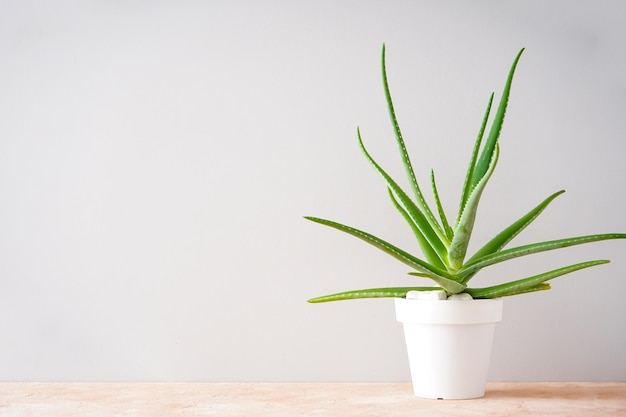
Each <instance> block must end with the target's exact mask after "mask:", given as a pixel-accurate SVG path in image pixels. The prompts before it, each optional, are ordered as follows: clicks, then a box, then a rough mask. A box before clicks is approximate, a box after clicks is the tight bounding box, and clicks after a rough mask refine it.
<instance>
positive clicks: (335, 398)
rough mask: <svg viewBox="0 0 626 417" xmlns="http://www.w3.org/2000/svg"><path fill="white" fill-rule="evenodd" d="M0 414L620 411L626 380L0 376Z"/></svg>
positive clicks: (388, 416) (278, 416)
mask: <svg viewBox="0 0 626 417" xmlns="http://www.w3.org/2000/svg"><path fill="white" fill-rule="evenodd" d="M0 416H2V417H57V416H58V417H75V416H81V417H83V416H88V417H131V416H132V417H135V416H142V417H143V416H146V417H161V416H163V417H192V416H193V417H196V416H224V417H231V416H233V417H234V416H237V417H262V416H272V417H283V416H285V417H304V416H337V417H344V416H355V417H356V416H358V417H370V416H376V417H394V416H412V417H415V416H418V417H419V416H429V417H433V416H463V417H472V416H516V417H519V416H559V417H563V416H576V417H585V416H598V417H600V416H601V417H608V416H626V382H612V383H608V382H607V383H589V382H587V383H574V382H563V383H561V382H559V383H557V382H548V383H505V382H492V383H489V385H488V387H487V393H486V395H485V397H484V398H481V399H475V400H461V401H453V400H444V401H441V400H439V401H438V400H424V399H419V398H416V397H414V396H413V392H412V389H411V385H410V384H406V383H358V384H354V383H150V382H146V383H129V382H124V383H109V382H102V383H92V382H89V383H65V382H53V383H39V382H0Z"/></svg>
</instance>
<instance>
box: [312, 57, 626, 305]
mask: <svg viewBox="0 0 626 417" xmlns="http://www.w3.org/2000/svg"><path fill="white" fill-rule="evenodd" d="M523 52H524V49H522V50H520V52H519V53H518V54H517V56H516V57H515V60H514V61H513V64H512V66H511V69H510V70H509V73H508V77H507V79H506V83H505V86H504V90H503V92H502V95H501V98H500V102H499V104H498V108H497V109H496V111H495V116H494V117H493V120H492V122H491V127H490V129H489V132H488V133H487V135H486V139H485V140H484V144H483V138H484V136H485V133H486V128H487V124H488V121H489V120H490V118H489V115H490V113H491V108H492V103H493V97H494V95H493V93H492V94H491V96H490V98H489V102H488V104H487V109H486V111H485V114H484V117H483V120H482V123H481V125H480V129H479V132H478V136H477V138H476V141H475V144H474V148H473V151H472V155H471V158H470V162H469V166H468V169H467V174H466V176H465V181H464V185H463V189H462V192H461V198H460V203H459V209H458V215H457V216H456V219H455V221H454V223H450V222H449V221H448V218H447V217H446V214H445V211H444V209H443V207H442V204H441V200H440V198H439V193H438V191H437V185H436V182H435V175H434V173H433V171H431V177H430V178H431V189H432V193H433V200H434V206H433V207H435V209H436V210H433V209H431V207H430V206H429V204H428V203H427V202H426V198H425V196H424V194H423V193H422V190H421V188H420V186H419V184H418V182H417V179H416V176H415V173H414V171H413V165H412V164H411V160H410V158H409V154H408V152H407V148H406V145H405V143H404V139H403V137H402V133H401V131H400V126H399V124H398V120H397V118H396V114H395V111H394V106H393V102H392V100H391V93H390V91H389V84H388V81H387V71H386V64H385V46H384V45H383V49H382V78H383V88H384V92H385V98H386V101H387V107H388V110H389V116H390V119H391V123H392V125H393V128H394V132H395V139H396V142H397V145H398V147H399V150H400V154H401V157H402V162H403V165H404V169H405V171H406V175H407V178H408V181H409V184H410V186H411V192H412V194H413V196H410V195H409V193H407V192H405V191H404V190H403V189H402V188H401V187H400V186H399V185H398V183H397V182H396V181H395V180H394V179H393V178H391V176H389V174H387V172H386V171H385V170H384V169H383V168H382V167H381V166H380V165H379V164H378V163H377V162H376V161H375V160H374V158H373V157H372V156H371V155H370V153H369V152H368V151H367V149H366V148H365V146H364V144H363V139H362V137H361V132H360V130H359V129H357V138H358V143H359V146H360V148H361V151H362V152H363V154H364V155H365V158H366V159H367V160H368V161H369V162H370V164H371V165H372V166H373V167H374V169H375V170H376V171H377V172H378V173H379V174H380V175H381V176H382V178H383V179H384V181H385V183H386V185H387V190H388V194H389V198H390V199H391V202H392V204H393V205H394V207H395V208H396V209H397V210H398V212H399V213H400V215H402V217H403V218H404V219H405V220H406V222H407V223H408V225H409V227H410V228H411V230H412V232H413V234H414V235H415V239H416V240H417V243H418V245H419V247H420V249H421V251H422V255H423V256H422V258H419V257H417V256H415V255H412V254H410V253H409V252H407V251H404V250H402V249H400V248H398V247H396V246H394V245H393V244H391V243H389V242H387V241H385V240H383V239H380V238H378V237H376V236H374V235H372V234H370V233H367V232H364V231H362V230H359V229H355V228H353V227H350V226H346V225H344V224H341V223H337V222H334V221H331V220H325V219H321V218H317V217H310V216H306V217H305V218H306V219H308V220H311V221H313V222H316V223H320V224H322V225H326V226H329V227H332V228H335V229H337V230H340V231H342V232H345V233H347V234H349V235H352V236H354V237H357V238H359V239H361V240H364V241H365V242H367V243H369V244H371V245H373V246H375V247H376V248H378V249H380V250H382V251H384V252H386V253H387V254H389V255H391V256H392V257H394V258H396V259H397V260H399V261H400V262H403V263H404V264H406V265H408V266H410V267H411V268H413V271H412V272H409V274H410V275H414V276H417V277H422V278H429V279H431V280H432V281H434V283H435V284H436V286H425V287H423V286H422V287H393V288H370V289H362V290H354V291H346V292H341V293H337V294H331V295H326V296H322V297H317V298H313V299H311V300H309V302H312V303H318V302H326V301H336V300H347V299H355V298H378V297H404V296H406V293H407V292H408V291H428V290H442V289H443V290H444V291H445V292H446V293H447V294H448V295H451V294H458V293H463V292H465V293H468V294H470V295H471V296H472V297H473V298H496V297H504V296H511V295H517V294H524V293H529V292H533V291H540V290H547V289H550V284H549V283H548V281H549V280H551V279H553V278H556V277H559V276H562V275H565V274H569V273H571V272H574V271H578V270H581V269H584V268H589V267H592V266H597V265H601V264H605V263H608V262H609V261H608V260H592V261H587V262H581V263H576V264H574V265H569V266H566V267H563V268H558V269H555V270H552V271H548V272H545V273H542V274H539V275H535V276H531V277H527V278H523V279H519V280H515V281H510V282H507V283H504V284H500V285H496V286H491V287H486V288H470V287H468V283H469V281H470V280H471V279H472V278H473V277H474V276H475V275H476V274H477V273H478V272H479V271H480V270H481V269H482V268H485V267H488V266H491V265H494V264H497V263H500V262H504V261H507V260H510V259H514V258H518V257H520V256H526V255H531V254H535V253H539V252H545V251H550V250H554V249H560V248H565V247H569V246H574V245H580V244H585V243H591V242H596V241H601V240H608V239H624V238H626V234H623V233H606V234H595V235H587V236H578V237H570V238H565V239H558V240H551V241H545V242H539V243H534V244H530V245H524V246H518V247H513V248H509V249H505V247H506V245H507V244H508V243H509V242H510V241H511V240H512V239H513V238H514V237H515V236H517V235H518V234H519V233H520V232H521V231H522V230H523V229H524V228H526V227H527V226H528V225H529V224H530V223H531V222H532V221H533V220H535V219H536V218H537V216H539V214H541V212H542V211H543V210H544V209H545V208H546V207H547V206H548V205H549V204H550V203H551V202H552V201H553V200H554V199H555V198H557V197H558V196H559V195H561V194H562V193H564V191H563V190H561V191H557V192H556V193H554V194H552V195H550V196H548V197H547V198H546V199H545V200H543V201H542V202H541V203H539V204H538V205H537V206H536V207H534V208H533V209H532V210H531V211H529V212H528V213H526V214H525V215H523V216H522V217H520V218H519V219H518V220H517V221H515V222H514V223H513V224H511V225H510V226H508V227H506V228H505V229H504V230H502V231H501V232H500V233H498V234H497V235H496V236H495V237H493V238H492V239H491V240H490V241H488V242H487V243H486V244H485V245H484V246H482V247H481V248H480V249H478V251H477V252H476V253H474V254H473V255H472V256H471V257H469V258H467V257H466V252H467V248H468V244H469V241H470V237H471V235H472V230H473V227H474V220H475V218H476V213H477V209H478V203H479V201H480V197H481V195H482V192H483V190H484V189H485V186H486V185H487V182H488V181H489V179H490V178H491V176H492V174H493V172H494V170H495V168H496V164H497V162H498V154H499V146H498V141H499V138H500V132H501V130H502V124H503V122H504V116H505V113H506V108H507V104H508V100H509V93H510V91H511V83H512V81H513V75H514V73H515V68H516V67H517V63H518V61H519V59H520V57H521V56H522V53H523ZM435 213H436V214H437V217H438V218H437V217H435Z"/></svg>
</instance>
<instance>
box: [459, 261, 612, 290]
mask: <svg viewBox="0 0 626 417" xmlns="http://www.w3.org/2000/svg"><path fill="white" fill-rule="evenodd" d="M609 262H610V261H608V260H598V261H588V262H581V263H578V264H575V265H570V266H566V267H563V268H559V269H555V270H553V271H549V272H544V273H543V274H539V275H535V276H532V277H528V278H523V279H520V280H517V281H511V282H507V283H506V284H500V285H495V286H493V287H486V288H467V289H466V290H465V292H467V293H468V294H470V295H471V296H472V297H474V298H498V297H505V296H508V295H516V294H521V293H524V292H528V290H531V289H532V291H537V290H541V289H547V288H537V286H538V285H540V284H542V283H544V282H545V281H548V280H551V279H554V278H556V277H560V276H562V275H565V274H569V273H571V272H575V271H578V270H580V269H584V268H590V267H592V266H596V265H602V264H606V263H609Z"/></svg>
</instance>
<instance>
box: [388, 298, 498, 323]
mask: <svg viewBox="0 0 626 417" xmlns="http://www.w3.org/2000/svg"><path fill="white" fill-rule="evenodd" d="M395 306H396V319H397V320H398V321H399V322H402V323H406V324H409V323H413V324H449V325H455V324H456V325H464V324H486V323H495V322H498V321H501V320H502V307H503V300H502V298H493V299H480V300H458V301H457V300H411V299H406V298H396V299H395Z"/></svg>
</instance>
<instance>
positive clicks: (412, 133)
mask: <svg viewBox="0 0 626 417" xmlns="http://www.w3.org/2000/svg"><path fill="white" fill-rule="evenodd" d="M625 7H626V6H624V4H623V2H620V1H599V2H596V1H594V2H591V1H577V2H570V1H552V2H542V1H524V2H521V1H520V2H513V1H475V2H465V1H394V2H384V1H341V2H337V1H315V2H313V1H308V2H288V1H265V2H255V1H238V2H226V1H223V2H220V1H210V2H200V1H197V2H193V1H181V2H165V1H162V2H149V1H130V2H114V1H89V2H81V1H76V2H71V1H58V2H36V1H34V2H22V1H19V2H18V1H3V2H1V3H0V198H1V204H0V282H1V290H0V334H2V340H3V342H2V343H1V344H0V379H2V380H202V381H404V380H408V378H409V373H408V366H407V362H406V358H405V351H404V349H405V348H404V344H403V343H404V342H403V335H402V330H401V326H400V325H399V324H398V323H396V322H395V318H394V311H393V303H392V302H391V301H390V300H373V301H354V302H346V303H337V304H327V305H309V304H307V303H306V300H307V299H308V298H310V297H313V296H317V295H322V294H325V293H329V292H335V291H341V290H347V289H352V288H361V287H369V286H385V285H390V286H392V285H402V284H407V283H409V282H414V283H415V284H416V285H419V283H421V281H419V280H413V281H412V280H411V278H408V277H407V276H406V272H407V269H406V268H405V267H404V266H403V265H400V264H398V263H397V262H395V261H394V260H392V259H387V257H386V256H385V255H384V254H381V253H379V252H377V251H376V250H375V249H373V248H370V247H369V246H367V245H366V244H364V243H362V242H360V241H356V240H353V239H351V238H349V237H347V236H344V235H341V234H340V233H339V232H335V231H332V230H330V229H326V228H323V227H321V226H318V225H314V224H312V223H308V222H306V221H305V220H303V219H302V216H303V215H307V214H308V215H317V216H321V217H329V218H332V219H336V220H338V221H342V222H346V223H349V224H351V225H354V226H356V227H360V228H363V229H366V230H368V231H371V232H372V233H375V234H378V235H381V237H384V238H387V239H389V240H391V241H393V242H395V243H397V244H398V245H400V246H402V247H405V248H407V249H410V250H413V249H414V246H415V245H414V243H413V241H412V239H411V236H410V232H409V231H408V230H407V228H406V227H405V225H404V224H403V221H402V219H400V218H399V216H397V215H396V213H395V212H394V209H393V207H392V206H391V205H390V204H389V202H388V200H387V196H386V190H385V186H384V184H383V183H382V182H381V181H380V180H379V178H378V176H377V174H376V173H375V172H374V171H373V170H372V169H371V168H370V166H368V164H367V162H366V161H365V160H364V158H363V157H362V155H361V154H360V152H359V150H358V146H357V142H356V135H355V130H356V126H357V125H359V126H360V127H361V129H362V132H363V136H364V139H365V141H366V142H367V145H368V147H369V149H370V151H371V152H372V153H373V154H374V155H375V156H376V157H377V158H378V160H379V161H380V162H381V163H382V164H383V165H385V166H387V167H389V169H390V171H391V172H393V173H395V174H401V171H400V169H399V168H400V165H399V159H398V157H397V155H396V150H395V145H394V144H393V140H392V130H391V127H390V124H389V122H388V119H387V114H386V108H385V103H384V97H383V92H382V87H381V82H380V73H379V72H380V68H379V57H380V47H381V44H382V42H383V41H384V42H386V43H387V47H388V50H387V54H388V55H387V58H388V68H389V75H390V83H391V88H392V90H393V94H394V99H395V101H396V108H397V110H398V117H399V119H400V123H401V125H402V127H403V130H404V134H405V137H406V140H407V144H408V146H409V149H410V151H411V153H412V154H413V158H414V164H415V166H416V169H417V171H418V174H419V176H420V178H419V179H420V180H421V181H422V182H424V183H425V184H427V181H428V173H429V170H430V168H434V169H435V170H436V172H437V173H438V179H439V185H440V189H441V190H442V198H443V200H444V204H445V205H446V207H447V208H448V211H449V215H450V216H452V215H453V214H452V212H453V211H454V210H456V204H457V198H458V192H459V189H460V187H461V181H462V179H463V175H464V169H465V163H466V161H467V158H468V157H469V152H470V150H471V147H472V143H473V139H474V137H475V134H476V131H477V129H478V126H479V123H480V119H481V117H482V114H483V111H484V106H485V105H486V102H487V99H488V96H489V93H490V92H491V91H496V93H497V94H499V93H500V91H501V88H502V86H503V83H504V79H505V76H506V72H507V71H508V69H509V66H510V64H511V62H512V60H513V57H514V56H515V54H516V53H517V51H518V50H519V48H521V47H523V46H525V47H526V48H527V50H526V52H525V54H524V56H523V58H522V61H521V62H520V65H519V67H518V72H517V75H516V80H515V83H514V87H513V92H512V98H511V102H510V107H509V111H508V115H507V121H506V123H505V127H504V130H503V136H502V152H501V160H500V165H499V167H498V170H497V171H496V173H495V175H494V178H493V182H492V183H491V184H490V186H489V187H488V188H487V190H486V192H485V195H484V200H483V205H482V206H481V210H480V212H479V217H478V219H477V230H478V232H477V233H476V235H475V236H474V239H475V240H474V244H473V247H474V248H476V247H477V246H478V245H479V244H481V243H484V242H485V240H486V239H487V238H488V237H490V236H491V235H492V234H493V233H495V232H497V231H499V230H500V229H501V228H503V227H504V226H506V225H508V224H509V223H510V222H512V221H513V220H514V219H516V218H518V217H519V216H520V215H521V214H523V213H525V212H526V211H527V210H529V209H530V208H531V207H533V206H534V205H536V204H537V203H538V202H539V201H541V200H542V199H543V198H545V197H546V196H547V195H549V194H551V193H552V192H554V191H557V190H559V189H561V188H565V189H567V190H568V192H567V193H566V194H565V195H564V196H562V197H560V198H559V199H558V200H557V201H555V202H554V203H553V205H552V206H551V207H550V208H549V209H548V210H547V211H546V212H545V213H544V214H543V215H542V218H540V219H539V220H538V221H537V222H536V224H534V225H533V226H532V227H531V228H529V229H528V230H526V231H525V232H524V234H523V235H521V236H519V237H518V238H517V240H516V243H518V244H522V243H525V242H531V241H538V240H547V239H553V238H558V237H565V236H572V235H578V234H587V233H596V232H612V231H626V220H625V219H624V212H625V211H626V199H625V198H624V193H623V190H624V185H623V179H624V176H625V174H626V169H625V168H624V165H623V155H624V151H625V145H624V139H625V137H624V136H625V132H626V118H624V109H625V108H626V77H625V74H626V55H625V54H624V51H625V47H626V29H624V27H623V17H624V12H625V10H624V9H625ZM625 245H626V244H625V243H624V242H607V243H598V244H595V245H593V246H587V247H582V248H571V249H568V250H565V251H563V252H561V253H553V254H546V255H538V256H535V257H533V258H527V259H524V260H520V261H516V262H511V263H509V264H508V265H504V266H498V267H493V268H491V269H488V270H485V272H484V275H483V276H482V278H477V279H476V284H477V285H487V284H488V283H491V282H496V281H498V280H499V279H501V278H506V279H512V278H521V277H523V276H527V275H531V274H533V273H538V272H540V271H542V270H545V269H548V268H555V267H558V266H562V265H565V264H568V263H574V262H578V261H583V260H588V259H598V258H600V259H603V258H609V259H612V260H613V262H612V263H611V264H610V265H608V266H602V267H599V268H597V269H591V270H585V271H582V272H579V273H577V274H575V275H571V276H568V277H564V278H560V279H558V280H556V281H555V282H554V283H553V290H552V291H548V292H543V293H537V294H533V295H527V296H521V297H517V298H512V299H507V301H506V304H505V319H504V321H503V322H502V323H500V324H499V325H498V328H497V335H496V341H495V346H494V357H493V362H492V369H491V375H490V378H491V379H492V380H540V381H546V380H592V381H593V380H624V379H625V378H626V360H625V359H624V355H623V353H624V351H626V332H625V331H624V330H625V319H624V318H625V317H626V304H625V303H624V294H625V293H626V279H625V275H626V274H625V273H626V258H625V256H624V255H625V254H626V246H625Z"/></svg>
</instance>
